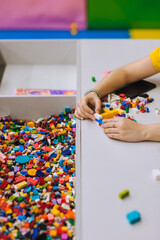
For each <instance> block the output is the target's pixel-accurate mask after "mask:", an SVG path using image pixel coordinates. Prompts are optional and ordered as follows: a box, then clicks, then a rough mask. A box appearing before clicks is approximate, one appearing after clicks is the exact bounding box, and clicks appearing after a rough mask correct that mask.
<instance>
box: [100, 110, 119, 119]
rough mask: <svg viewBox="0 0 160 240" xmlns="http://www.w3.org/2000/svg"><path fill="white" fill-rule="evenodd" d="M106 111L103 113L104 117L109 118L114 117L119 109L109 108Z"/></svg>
mask: <svg viewBox="0 0 160 240" xmlns="http://www.w3.org/2000/svg"><path fill="white" fill-rule="evenodd" d="M108 111H109V112H108ZM108 111H106V112H104V113H102V114H101V116H102V117H103V119H109V118H112V117H114V116H115V115H116V114H118V111H117V109H113V110H108Z"/></svg>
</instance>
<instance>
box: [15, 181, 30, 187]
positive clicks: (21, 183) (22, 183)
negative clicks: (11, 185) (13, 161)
mask: <svg viewBox="0 0 160 240" xmlns="http://www.w3.org/2000/svg"><path fill="white" fill-rule="evenodd" d="M27 185H28V183H27V182H26V181H23V182H20V183H18V184H17V185H16V186H17V188H20V189H21V188H24V187H27Z"/></svg>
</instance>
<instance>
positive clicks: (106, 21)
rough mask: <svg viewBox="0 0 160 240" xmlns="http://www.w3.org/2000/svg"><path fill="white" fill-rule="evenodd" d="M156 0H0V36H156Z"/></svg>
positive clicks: (158, 4)
mask: <svg viewBox="0 0 160 240" xmlns="http://www.w3.org/2000/svg"><path fill="white" fill-rule="evenodd" d="M159 10H160V1H158V0H153V1H149V0H134V1H133V0H131V1H128V0H112V1H106V0H99V1H97V0H79V1H75V0H58V1H57V0H23V1H21V0H12V1H10V0H5V1H4V0H0V38H1V39H3V38H4V39H7V38H40V37H42V38H72V37H73V38H108V37H113V38H114V37H122V38H123V37H125V38H129V37H132V38H159V37H160V31H159V28H160V14H159Z"/></svg>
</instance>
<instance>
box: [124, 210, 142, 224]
mask: <svg viewBox="0 0 160 240" xmlns="http://www.w3.org/2000/svg"><path fill="white" fill-rule="evenodd" d="M126 217H127V219H128V221H129V223H130V224H134V223H137V222H139V221H140V220H141V215H140V213H139V212H138V211H133V212H130V213H128V214H127V216H126Z"/></svg>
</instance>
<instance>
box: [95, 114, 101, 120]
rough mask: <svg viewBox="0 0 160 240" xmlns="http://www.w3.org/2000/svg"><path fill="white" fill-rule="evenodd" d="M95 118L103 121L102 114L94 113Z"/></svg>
mask: <svg viewBox="0 0 160 240" xmlns="http://www.w3.org/2000/svg"><path fill="white" fill-rule="evenodd" d="M94 116H95V118H96V119H98V120H101V119H102V116H101V115H100V114H98V113H94Z"/></svg>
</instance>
